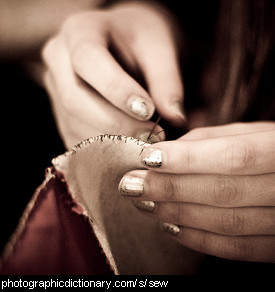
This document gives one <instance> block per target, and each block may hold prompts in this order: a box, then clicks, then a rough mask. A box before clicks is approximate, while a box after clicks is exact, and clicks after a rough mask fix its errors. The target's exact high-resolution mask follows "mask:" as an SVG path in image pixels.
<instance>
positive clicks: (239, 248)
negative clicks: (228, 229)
mask: <svg viewBox="0 0 275 292" xmlns="http://www.w3.org/2000/svg"><path fill="white" fill-rule="evenodd" d="M252 254H253V247H252V244H251V243H250V242H249V240H244V239H241V238H236V239H233V243H232V250H231V259H233V260H238V261H245V260H247V259H248V258H249V257H250V256H251V255H252Z"/></svg>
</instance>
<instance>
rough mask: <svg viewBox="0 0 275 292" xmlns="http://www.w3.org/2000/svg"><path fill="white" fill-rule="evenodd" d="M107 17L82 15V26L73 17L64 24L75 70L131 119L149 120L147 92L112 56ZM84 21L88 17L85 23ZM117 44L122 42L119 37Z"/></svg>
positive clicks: (150, 105) (149, 106) (150, 104)
mask: <svg viewBox="0 0 275 292" xmlns="http://www.w3.org/2000/svg"><path fill="white" fill-rule="evenodd" d="M104 16H105V14H104V13H101V14H100V15H98V14H97V13H94V15H93V18H91V16H90V15H89V14H87V15H86V16H85V14H83V15H82V19H83V21H82V22H81V23H80V21H79V19H76V20H77V21H75V18H74V17H72V18H70V19H69V20H68V21H67V22H66V23H65V25H64V27H63V30H64V31H65V32H64V35H65V36H66V43H67V46H68V49H69V51H70V57H71V62H72V67H73V70H74V71H75V73H76V74H77V75H78V76H79V77H81V78H82V79H83V80H85V81H86V82H87V83H88V84H89V85H90V86H92V87H93V88H94V89H95V90H97V91H98V92H99V93H100V94H101V95H102V96H104V98H106V99H107V100H108V101H109V102H111V103H112V104H113V105H115V106H116V107H118V108H119V109H121V110H122V111H124V112H126V113H127V114H128V115H130V116H132V117H134V118H136V119H139V120H149V119H150V118H151V117H152V115H153V112H154V105H153V102H152V100H151V98H150V96H149V95H148V93H147V92H146V90H145V89H144V88H143V87H142V86H141V85H140V84H139V83H138V82H136V81H135V80H134V79H133V78H132V77H131V76H130V75H128V74H127V73H126V71H124V70H123V68H122V67H121V66H120V65H119V64H118V62H117V61H116V60H115V59H114V57H113V56H112V55H111V53H110V52H109V50H108V46H109V42H111V41H113V40H111V39H110V33H107V29H109V30H111V28H110V27H109V26H110V24H109V22H108V21H107V20H106V21H105V18H104ZM85 17H86V18H87V17H88V18H87V19H86V21H85ZM82 23H84V24H85V26H84V25H83V24H82ZM87 23H88V24H89V25H87ZM87 27H88V28H89V29H87ZM90 28H92V29H90ZM109 30H108V32H109ZM69 32H70V33H69ZM72 35H73V37H71V36H72ZM115 41H118V42H119V39H118V36H117V37H116V38H115Z"/></svg>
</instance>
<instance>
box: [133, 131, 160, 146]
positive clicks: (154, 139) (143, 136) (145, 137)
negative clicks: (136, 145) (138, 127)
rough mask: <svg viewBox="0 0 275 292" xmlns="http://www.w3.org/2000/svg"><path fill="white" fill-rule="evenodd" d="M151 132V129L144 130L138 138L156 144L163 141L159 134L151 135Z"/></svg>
mask: <svg viewBox="0 0 275 292" xmlns="http://www.w3.org/2000/svg"><path fill="white" fill-rule="evenodd" d="M150 134H151V132H150V131H148V132H144V133H142V134H140V135H139V136H138V139H139V140H141V141H143V142H146V143H150V144H154V143H157V142H160V141H162V140H161V138H160V137H159V136H158V135H155V134H152V135H151V136H150Z"/></svg>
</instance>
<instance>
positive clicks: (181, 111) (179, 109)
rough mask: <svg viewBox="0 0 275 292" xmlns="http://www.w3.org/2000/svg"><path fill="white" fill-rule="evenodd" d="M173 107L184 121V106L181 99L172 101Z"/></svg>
mask: <svg viewBox="0 0 275 292" xmlns="http://www.w3.org/2000/svg"><path fill="white" fill-rule="evenodd" d="M173 109H174V112H175V113H176V114H177V115H178V116H179V117H180V118H181V120H182V121H183V122H184V123H186V121H187V119H186V114H185V111H184V106H183V101H182V100H176V101H175V102H174V103H173Z"/></svg>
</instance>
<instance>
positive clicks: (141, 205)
mask: <svg viewBox="0 0 275 292" xmlns="http://www.w3.org/2000/svg"><path fill="white" fill-rule="evenodd" d="M132 202H133V204H134V206H135V207H137V208H138V209H141V210H142V211H146V212H153V211H154V209H155V203H154V202H153V201H132Z"/></svg>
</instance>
